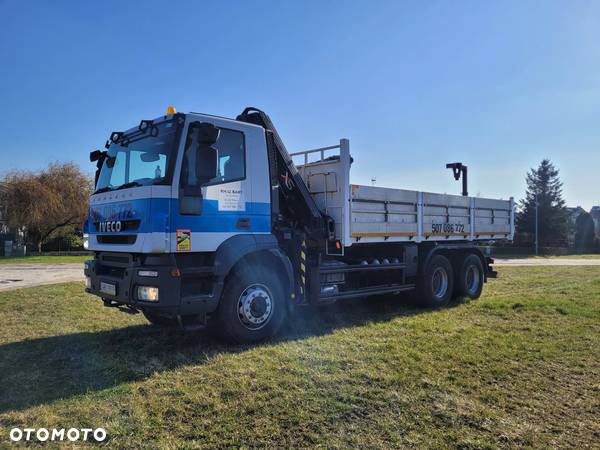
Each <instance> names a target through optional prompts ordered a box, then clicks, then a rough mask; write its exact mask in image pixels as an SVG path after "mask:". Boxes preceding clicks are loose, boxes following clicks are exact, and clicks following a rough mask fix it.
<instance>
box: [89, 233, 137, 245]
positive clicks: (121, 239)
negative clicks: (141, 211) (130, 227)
mask: <svg viewBox="0 0 600 450" xmlns="http://www.w3.org/2000/svg"><path fill="white" fill-rule="evenodd" d="M96 239H98V243H100V244H128V245H131V244H135V241H136V239H137V235H135V234H100V235H97V236H96Z"/></svg>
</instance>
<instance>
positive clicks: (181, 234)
mask: <svg viewBox="0 0 600 450" xmlns="http://www.w3.org/2000/svg"><path fill="white" fill-rule="evenodd" d="M191 249H192V231H191V230H177V251H178V252H189V251H190V250H191Z"/></svg>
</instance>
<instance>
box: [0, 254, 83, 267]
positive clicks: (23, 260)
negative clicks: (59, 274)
mask: <svg viewBox="0 0 600 450" xmlns="http://www.w3.org/2000/svg"><path fill="white" fill-rule="evenodd" d="M92 258H93V256H89V255H85V256H14V257H13V256H9V257H5V256H0V265H2V264H64V263H79V262H83V261H85V260H87V259H92Z"/></svg>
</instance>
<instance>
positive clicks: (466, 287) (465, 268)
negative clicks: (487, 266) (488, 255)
mask: <svg viewBox="0 0 600 450" xmlns="http://www.w3.org/2000/svg"><path fill="white" fill-rule="evenodd" d="M483 281H484V273H483V264H481V259H480V258H479V257H478V256H477V255H474V254H470V255H466V256H464V257H463V258H462V259H461V260H460V266H459V269H458V272H457V273H456V284H455V293H454V296H455V297H468V298H472V299H476V298H479V297H480V296H481V291H482V290H483Z"/></svg>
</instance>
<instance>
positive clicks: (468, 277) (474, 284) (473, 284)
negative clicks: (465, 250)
mask: <svg viewBox="0 0 600 450" xmlns="http://www.w3.org/2000/svg"><path fill="white" fill-rule="evenodd" d="M480 279H481V277H480V275H479V270H477V267H475V266H474V265H471V266H469V267H467V270H466V272H465V286H466V287H467V292H468V293H469V294H474V293H475V292H477V289H479V282H480Z"/></svg>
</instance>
